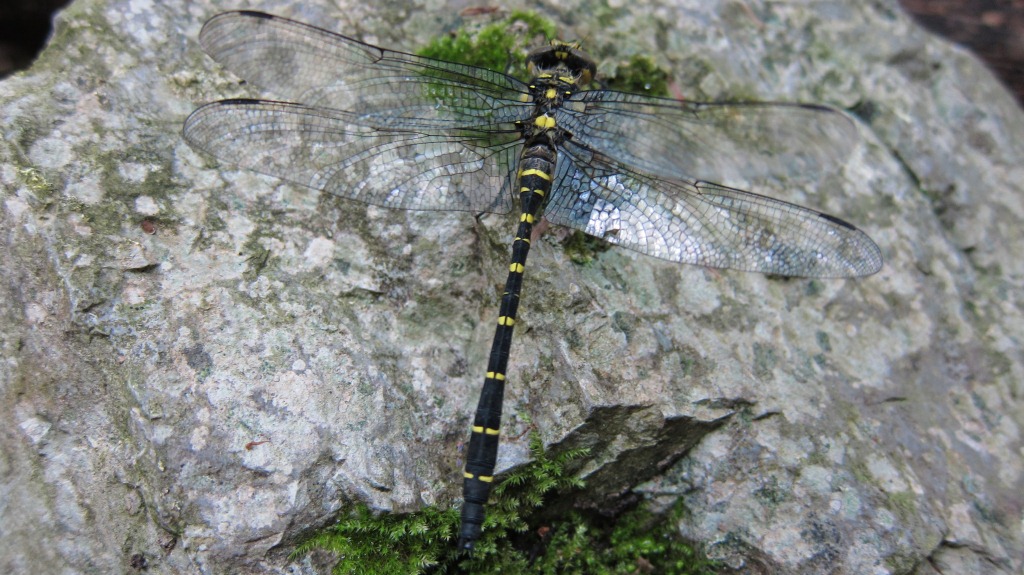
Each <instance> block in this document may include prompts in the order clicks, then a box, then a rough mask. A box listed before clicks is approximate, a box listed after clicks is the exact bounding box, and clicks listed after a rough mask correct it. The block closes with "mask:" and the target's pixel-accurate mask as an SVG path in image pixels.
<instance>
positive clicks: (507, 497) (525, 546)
mask: <svg viewBox="0 0 1024 575" xmlns="http://www.w3.org/2000/svg"><path fill="white" fill-rule="evenodd" d="M530 449H531V451H532V455H533V457H534V461H533V462H532V463H530V464H529V465H526V466H524V467H522V468H521V469H519V470H518V471H515V472H514V473H512V474H510V475H509V476H508V477H507V478H505V480H504V481H502V482H501V483H500V484H499V485H498V486H496V487H495V489H494V492H493V494H492V496H491V501H490V504H489V505H488V510H487V520H486V522H485V524H484V532H483V536H482V537H481V539H480V540H479V541H478V542H477V544H476V549H475V550H474V552H473V554H472V556H469V557H467V556H460V555H459V554H458V553H457V551H456V549H455V539H456V538H457V532H458V526H459V512H458V510H456V509H454V508H453V509H444V510H440V509H437V508H426V509H423V510H422V511H419V512H416V513H411V514H407V515H391V514H381V515H374V514H373V513H371V512H370V511H369V510H368V509H367V508H366V507H365V506H357V507H355V508H354V509H352V510H351V512H350V513H349V514H347V515H346V516H345V517H343V518H342V519H340V520H339V521H338V523H336V524H334V525H332V526H330V527H327V528H325V529H324V530H323V531H321V532H319V533H317V534H315V535H314V536H313V537H311V538H310V539H308V540H307V541H306V542H304V543H303V544H301V545H300V546H299V547H298V549H297V550H296V552H295V554H296V555H301V554H304V553H308V552H310V551H312V550H314V549H322V550H327V551H331V552H333V553H335V554H336V555H337V556H338V563H337V564H336V565H335V567H334V569H333V572H334V573H336V574H349V573H353V574H354V573H360V574H361V573H374V574H379V575H385V574H387V575H391V574H394V575H398V574H403V575H412V574H418V573H425V572H428V571H429V572H449V573H476V574H488V573H495V574H497V573H503V574H517V573H524V574H525V573H551V574H554V573H579V574H584V573H586V574H591V573H593V574H618V573H636V572H637V569H638V568H642V569H643V570H648V568H649V569H650V572H655V573H676V574H681V575H682V574H691V575H696V574H705V573H712V572H713V571H712V569H713V565H712V563H711V562H709V561H708V560H706V559H705V558H704V556H703V554H702V553H700V552H699V551H697V550H695V549H694V548H693V547H692V546H690V545H688V544H686V543H685V542H684V541H682V540H681V539H679V537H678V533H677V531H676V529H675V524H676V522H677V521H678V520H679V519H680V518H681V516H682V513H683V511H684V510H683V508H682V507H681V506H677V507H676V509H674V510H673V511H672V512H671V513H670V514H669V517H667V518H666V517H662V516H658V515H655V514H653V513H651V512H650V511H648V510H646V509H644V508H639V509H635V510H633V511H630V512H628V513H624V514H622V515H620V516H619V517H615V518H612V519H609V518H604V517H597V516H593V517H590V516H586V515H583V514H580V513H575V512H572V513H568V514H565V515H564V516H562V517H559V518H558V520H557V521H556V520H552V519H551V518H550V517H547V518H541V517H540V516H539V515H538V513H540V512H543V511H545V510H549V509H550V507H549V505H548V504H550V503H552V497H551V495H553V494H555V493H564V492H566V491H569V490H572V489H578V488H581V487H582V485H583V483H582V481H581V480H580V479H578V478H576V477H575V476H574V475H572V474H570V473H569V472H568V468H569V467H570V464H571V463H572V462H574V461H577V460H579V459H580V458H582V457H584V456H585V455H586V453H587V450H586V449H574V450H569V451H566V452H563V453H561V454H558V455H555V456H551V455H549V454H548V453H546V452H545V451H544V447H543V442H542V441H541V439H540V436H539V435H538V434H536V433H534V434H533V435H532V436H531V438H530ZM644 566H646V567H644Z"/></svg>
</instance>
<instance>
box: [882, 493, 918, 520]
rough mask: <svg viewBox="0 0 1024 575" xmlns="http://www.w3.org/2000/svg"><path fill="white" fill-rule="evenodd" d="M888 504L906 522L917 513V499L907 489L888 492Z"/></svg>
mask: <svg viewBox="0 0 1024 575" xmlns="http://www.w3.org/2000/svg"><path fill="white" fill-rule="evenodd" d="M889 505H890V506H891V508H892V510H893V511H894V512H895V513H896V515H898V516H899V518H900V519H901V520H902V521H904V522H906V521H909V520H911V519H913V518H914V517H915V515H916V513H917V501H916V498H915V497H914V494H913V493H911V492H909V491H898V492H896V493H890V494H889Z"/></svg>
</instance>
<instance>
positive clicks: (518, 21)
mask: <svg viewBox="0 0 1024 575" xmlns="http://www.w3.org/2000/svg"><path fill="white" fill-rule="evenodd" d="M538 36H540V37H542V38H543V40H544V41H545V42H547V41H550V40H552V39H553V38H554V37H555V24H554V23H553V22H551V21H550V20H547V19H545V18H542V17H541V16H538V15H537V14H536V13H534V12H513V13H512V14H511V15H510V16H509V17H508V18H505V19H503V20H501V21H499V22H496V23H494V24H489V25H487V26H484V27H483V28H481V29H480V30H479V31H477V32H469V31H467V30H458V31H457V32H454V33H452V34H451V35H448V36H443V37H441V38H438V39H437V40H435V41H433V42H431V43H430V44H428V45H427V46H426V47H424V48H423V49H422V50H420V51H419V55H420V56H426V57H428V58H437V59H439V60H447V61H449V62H458V63H460V64H469V65H470V66H478V67H480V68H487V69H488V70H494V71H495V72H502V73H505V74H508V75H510V76H514V77H516V78H519V79H520V80H523V81H526V80H528V79H529V73H528V72H527V69H526V53H527V51H528V49H529V48H530V47H531V45H532V44H534V40H535V39H536V38H537V37H538Z"/></svg>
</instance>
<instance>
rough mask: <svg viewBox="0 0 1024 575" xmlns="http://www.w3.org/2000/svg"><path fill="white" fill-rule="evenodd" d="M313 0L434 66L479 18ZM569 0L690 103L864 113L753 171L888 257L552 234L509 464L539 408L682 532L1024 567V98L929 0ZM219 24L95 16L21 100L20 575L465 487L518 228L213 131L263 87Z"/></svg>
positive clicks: (13, 117)
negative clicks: (211, 40) (326, 172)
mask: <svg viewBox="0 0 1024 575" xmlns="http://www.w3.org/2000/svg"><path fill="white" fill-rule="evenodd" d="M313 4H315V3H314V2H307V3H305V5H303V6H295V5H294V4H292V3H284V2H277V1H269V2H264V3H262V4H261V5H260V9H263V10H267V11H271V12H275V13H278V14H281V15H284V16H288V17H291V18H295V19H298V20H302V21H306V22H310V23H314V24H317V25H320V26H322V27H327V28H333V29H336V30H338V31H344V32H346V33H348V34H350V35H354V36H357V37H361V38H363V39H365V40H367V41H371V42H376V43H379V44H381V45H385V46H389V47H397V48H404V49H408V50H415V49H416V48H417V47H419V46H421V45H422V44H423V43H424V42H425V41H426V40H427V39H428V38H429V37H431V36H433V35H436V34H439V33H441V32H443V31H444V30H445V28H444V27H443V25H442V23H443V24H450V23H452V22H454V21H455V20H456V19H457V16H456V12H455V10H454V9H452V10H447V9H445V10H440V8H441V6H434V5H431V6H426V5H417V6H415V7H412V8H409V9H408V10H407V11H406V12H402V13H387V12H385V11H384V9H383V8H376V7H373V6H371V5H369V4H358V3H353V4H351V5H348V6H346V7H345V8H331V7H330V6H329V5H328V4H327V3H324V4H322V5H313ZM559 10H560V11H559V12H558V14H562V15H563V18H564V21H572V22H574V27H573V28H571V29H565V30H564V32H565V35H566V36H569V37H579V38H588V39H590V41H589V42H588V46H589V47H590V49H591V51H592V52H593V53H595V54H596V55H599V56H603V57H604V58H605V59H606V61H610V62H612V63H614V62H615V61H616V60H617V59H619V58H621V59H625V58H627V57H628V56H629V55H632V54H634V53H646V54H654V55H656V57H657V58H658V61H659V63H661V64H662V65H665V66H667V67H669V69H670V70H671V71H672V72H673V74H674V75H675V80H676V84H675V89H676V91H677V92H678V93H679V94H680V95H681V96H684V97H687V98H691V99H725V98H728V97H730V96H731V97H733V98H742V99H761V100H781V101H813V102H822V103H826V104H831V105H835V106H839V107H844V108H848V109H851V110H852V111H853V112H854V114H856V115H857V116H858V117H859V118H860V123H859V130H860V132H861V136H862V140H863V141H862V143H861V144H860V145H859V146H858V148H857V150H856V152H855V153H854V155H853V157H852V158H851V159H850V161H849V163H848V164H847V165H846V166H845V167H844V168H843V169H842V170H839V171H837V172H835V173H829V174H808V175H807V176H808V177H807V178H806V179H801V180H794V181H787V182H777V181H776V182H772V181H760V182H742V181H740V182H721V183H724V184H731V185H737V186H741V187H746V188H749V189H751V190H753V191H757V192H761V193H764V194H766V195H771V196H776V197H780V198H782V199H787V200H790V201H794V202H797V203H801V204H804V205H809V206H813V207H816V208H819V209H822V210H824V211H826V212H828V213H831V214H835V215H837V216H840V217H842V218H844V219H847V220H849V221H852V222H854V223H855V224H857V225H858V226H859V227H862V228H863V229H865V230H866V231H867V232H868V233H869V234H870V235H871V236H872V237H873V238H874V239H875V240H876V242H878V244H879V245H880V246H881V247H882V251H883V254H884V256H885V258H886V266H885V268H884V269H883V270H882V272H880V273H879V274H877V275H875V276H872V277H869V278H865V279H861V280H803V279H790V280H785V279H779V278H768V277H764V276H760V275H756V274H745V273H740V272H734V271H714V270H708V269H702V268H697V267H687V266H680V265H676V264H672V263H668V262H663V261H658V260H654V259H652V258H647V257H644V256H640V255H637V254H634V253H631V252H628V251H626V250H622V249H616V248H612V249H609V250H607V251H605V252H602V253H600V254H599V255H598V256H597V258H596V259H595V260H594V262H593V263H592V264H589V265H584V266H580V265H576V264H572V263H571V262H570V261H569V258H568V256H567V255H566V254H565V253H564V251H563V250H562V248H561V246H560V245H559V243H558V241H557V237H558V235H557V233H552V234H549V236H547V237H545V238H544V239H543V240H542V241H541V242H539V245H538V246H536V247H535V249H534V250H533V252H532V255H531V258H530V265H529V269H528V271H527V280H526V288H525V292H524V301H523V308H522V314H521V318H520V324H519V327H517V341H516V343H515V344H514V345H513V352H512V353H513V358H512V363H511V367H510V371H509V377H510V387H509V392H508V395H507V397H506V406H505V412H506V413H507V414H510V415H509V417H508V418H507V420H506V425H505V428H504V430H503V432H504V436H505V438H506V439H505V443H504V444H503V448H502V452H501V458H500V461H499V465H500V467H502V469H508V468H509V467H510V466H513V465H517V464H520V463H523V462H524V461H526V460H527V457H528V452H527V437H526V436H525V435H523V434H522V432H524V431H527V430H528V429H530V428H531V427H530V426H531V425H535V426H536V428H537V429H538V430H539V432H540V433H541V435H542V436H543V437H544V438H545V440H546V442H547V443H548V444H549V445H551V446H553V448H559V447H566V446H569V447H571V446H580V445H586V446H590V447H591V448H592V455H591V458H590V459H589V460H588V461H587V462H586V463H585V466H584V468H583V473H584V474H585V476H586V477H587V478H588V480H589V486H590V491H589V492H588V495H587V497H588V503H589V504H590V505H597V506H602V507H604V508H612V507H614V506H615V505H617V504H620V503H621V502H622V501H623V498H624V497H625V498H627V499H628V498H629V497H633V498H635V497H638V496H639V497H643V498H645V499H648V500H649V501H650V502H651V503H652V504H654V505H655V506H666V507H667V506H668V505H670V504H672V503H673V502H675V501H677V500H678V499H680V498H681V499H683V501H684V502H685V505H686V507H687V509H688V515H687V516H686V518H685V519H684V520H683V521H682V522H681V523H680V525H679V528H680V530H681V532H682V533H683V534H684V535H685V536H687V537H688V538H691V539H693V540H695V541H699V542H702V543H703V544H704V545H705V546H706V547H707V549H708V550H709V552H710V553H711V554H712V556H715V557H718V558H720V559H722V560H723V561H724V562H725V563H726V564H727V565H730V566H733V567H735V568H737V569H739V570H740V571H742V572H747V573H782V572H784V573H850V574H855V573H856V574H861V573H929V572H935V571H941V572H943V573H947V574H948V573H968V572H977V571H978V570H979V569H984V570H985V571H986V572H988V573H1017V572H1020V571H1021V569H1022V562H1021V559H1020V558H1021V557H1024V541H1022V538H1024V536H1022V534H1021V530H1020V525H1021V520H1022V517H1021V513H1022V509H1021V498H1020V493H1022V492H1024V489H1022V488H1024V482H1022V479H1021V473H1022V459H1021V454H1022V444H1021V437H1020V424H1021V422H1022V421H1024V417H1022V415H1024V414H1022V408H1021V402H1020V397H1019V396H1020V394H1021V389H1020V382H1021V381H1022V380H1024V362H1022V352H1021V342H1022V341H1024V320H1022V318H1021V315H1022V314H1021V309H1022V301H1021V295H1022V293H1024V292H1022V290H1021V283H1022V278H1024V263H1022V262H1024V258H1022V257H1021V256H1022V254H1021V251H1022V247H1024V243H1022V241H1021V239H1022V232H1021V229H1022V226H1021V220H1022V219H1024V206H1022V194H1021V190H1020V184H1019V182H1021V181H1022V180H1024V167H1022V166H1024V161H1022V160H1024V149H1022V146H1024V144H1021V141H1024V138H1022V137H1021V136H1022V135H1024V114H1022V112H1021V110H1020V109H1019V108H1018V107H1017V106H1016V104H1015V102H1014V101H1013V98H1012V97H1011V96H1010V95H1009V94H1008V93H1007V92H1006V91H1005V90H1004V89H1003V88H1002V87H1000V86H999V84H998V82H997V81H996V80H995V79H993V78H992V76H991V74H990V73H989V72H988V71H987V70H985V69H984V67H982V66H981V65H980V64H978V62H977V61H976V60H975V59H974V58H972V57H970V56H969V55H967V54H965V53H964V52H962V51H961V50H959V49H957V48H955V47H953V46H951V45H949V44H946V43H943V42H941V41H939V40H937V39H935V38H933V37H931V36H929V35H928V34H926V33H925V32H923V31H921V30H920V29H919V28H917V27H916V26H915V25H913V24H912V23H911V22H910V21H909V20H908V19H907V18H906V17H905V16H904V15H903V14H902V13H901V12H900V11H899V10H898V7H897V5H896V3H895V2H894V1H890V2H882V3H877V2H876V3H869V4H863V3H859V2H854V1H852V0H846V1H841V0H837V1H835V2H828V3H812V4H809V5H798V4H793V5H791V4H784V3H772V4H768V5H761V4H755V3H753V2H747V3H737V2H711V3H708V2H697V1H695V0H689V1H686V2H682V3H671V4H670V3H665V4H655V5H645V6H637V7H635V8H633V9H626V8H624V7H618V6H617V5H616V4H614V3H613V6H611V7H609V8H607V12H606V13H602V12H600V11H598V12H597V13H595V12H594V11H593V10H587V9H584V8H583V7H582V4H573V5H571V6H562V7H560V9H559ZM217 11H218V8H214V7H213V6H211V5H210V4H209V3H206V2H199V3H191V4H189V5H188V9H187V10H185V9H183V8H182V7H181V6H179V5H177V4H171V3H168V4H165V3H146V2H126V1H123V0H108V1H106V2H99V1H96V2H79V3H76V4H73V5H72V6H71V7H70V8H68V9H67V10H66V11H65V12H64V13H63V14H62V15H61V16H60V17H59V20H58V24H57V28H56V33H55V36H54V38H53V39H52V41H51V43H50V45H49V47H48V49H47V50H46V51H45V52H44V54H43V55H42V56H41V58H40V59H39V61H38V62H37V63H36V65H35V66H34V67H33V68H32V69H31V70H29V71H27V72H25V73H22V74H18V75H15V76H13V77H11V78H10V79H7V80H5V81H3V82H2V83H0V108H2V110H3V117H4V118H6V119H7V120H6V121H5V123H4V127H3V129H4V138H3V140H2V142H0V159H2V166H0V182H2V184H3V202H2V210H0V217H2V220H0V221H2V225H0V229H2V230H3V231H4V243H5V247H6V249H4V250H2V251H0V269H2V277H3V282H2V283H0V286H2V287H0V289H2V295H0V314H2V318H3V319H2V321H0V326H2V327H0V342H2V349H3V359H4V361H3V363H2V364H0V374H2V377H0V382H2V387H0V394H2V395H0V397H2V402H0V410H2V411H0V412H2V414H3V419H4V421H7V422H9V424H8V425H6V426H4V428H3V431H2V433H0V445H2V451H0V453H2V454H3V457H2V458H0V471H2V475H3V477H4V480H3V483H2V489H3V501H4V504H3V506H2V507H0V509H2V511H0V525H3V527H2V528H0V532H2V533H3V537H2V538H0V566H2V567H3V570H4V571H5V572H10V573H21V572H29V571H31V572H38V573H49V572H88V571H91V572H131V570H132V569H145V570H146V572H148V573H186V572H187V573H194V572H201V573H238V572H246V573H268V574H269V573H285V572H288V573H313V572H320V571H322V566H318V565H316V564H314V563H313V562H312V561H311V560H309V559H308V558H307V559H303V560H299V561H290V560H289V559H288V553H289V552H290V551H291V550H292V549H293V546H294V543H295V542H296V541H297V540H298V539H299V538H301V537H302V536H303V535H306V534H308V533H309V532H310V530H311V529H313V528H316V527H318V526H323V525H326V524H328V523H330V522H331V521H332V520H333V519H334V518H335V517H336V513H337V512H338V511H339V509H341V508H343V507H344V506H345V505H347V504H349V503H352V502H363V503H366V504H369V505H370V506H371V507H373V508H374V509H378V510H385V511H391V512H409V511H414V510H416V509H419V508H421V507H423V506H425V505H439V506H448V505H453V504H455V503H456V502H457V500H458V498H459V497H460V488H461V481H460V480H459V477H460V475H461V472H460V470H459V467H460V465H459V463H460V461H459V456H460V449H461V446H462V442H463V441H465V439H466V437H467V436H468V433H467V432H468V429H467V427H468V423H467V422H468V419H469V417H470V414H471V412H472V409H473V406H474V404H475V401H476V393H477V388H478V386H479V384H480V382H481V381H482V378H483V369H484V363H485V359H486V353H487V351H488V346H489V343H490V337H491V331H492V329H493V322H494V318H495V314H496V309H497V299H498V295H499V292H500V289H501V287H500V286H501V284H502V283H503V281H504V273H505V272H504V270H505V269H507V257H508V256H507V253H506V252H507V250H508V248H507V244H508V242H509V241H510V240H511V234H512V225H513V221H514V220H513V219H512V218H511V217H505V216H494V215H488V216H485V217H483V218H480V219H479V220H475V219H474V218H473V217H472V216H471V215H467V214H440V213H423V212H396V211H387V210H382V209H378V208H373V207H366V206H363V205H361V204H354V203H351V202H345V201H341V200H337V199H332V198H321V197H318V195H317V194H316V193H315V192H311V191H309V190H306V189H301V188H297V187H293V186H290V185H287V184H283V183H281V182H279V181H277V180H274V179H271V178H266V177H263V176H259V175H256V174H253V173H250V172H246V171H239V170H236V169H233V168H232V167H231V166H228V165H220V164H218V163H217V162H215V161H214V160H212V159H211V158H209V157H207V156H204V155H202V154H200V153H197V152H195V151H193V150H192V149H190V148H189V147H188V146H187V145H186V144H185V143H184V141H183V140H182V139H181V123H182V121H183V120H184V118H185V117H186V116H187V115H188V113H189V112H190V111H191V110H192V109H194V108H195V107H196V105H197V104H199V103H201V102H205V101H209V100H214V99H221V98H227V97H237V96H243V95H258V94H257V93H255V92H252V91H250V87H248V86H245V85H242V84H240V83H239V80H238V79H237V78H234V77H233V76H231V75H230V74H229V73H226V72H225V71H223V70H221V69H220V68H219V67H218V66H217V65H216V64H215V63H213V62H212V61H211V60H209V59H208V58H206V57H205V56H204V55H203V54H202V52H201V50H200V49H199V47H198V45H197V44H196V41H195V39H196V35H197V34H198V31H199V28H200V27H201V25H202V23H203V21H205V20H206V19H207V18H208V17H209V16H212V15H213V14H215V13H216V12H217ZM438 15H440V17H439V16H438ZM570 15H571V17H570ZM449 16H450V17H449ZM524 415H528V417H529V419H530V420H532V422H533V423H532V424H529V423H527V418H526V417H524ZM982 565H983V566H984V567H983V568H982V567H980V566H982ZM139 566H142V567H139Z"/></svg>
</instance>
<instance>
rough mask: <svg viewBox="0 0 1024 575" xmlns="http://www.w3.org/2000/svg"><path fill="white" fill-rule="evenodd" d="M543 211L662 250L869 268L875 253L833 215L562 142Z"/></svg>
mask: <svg viewBox="0 0 1024 575" xmlns="http://www.w3.org/2000/svg"><path fill="white" fill-rule="evenodd" d="M563 152H564V153H563V154H562V155H560V156H559V162H560V164H559V170H558V173H557V175H556V182H555V186H554V188H553V190H552V194H551V199H550V201H549V203H548V207H547V210H546V211H545V217H547V219H548V220H550V221H551V222H552V223H556V224H560V225H564V226H568V227H571V228H574V229H578V230H581V231H583V232H586V233H588V234H590V235H593V236H596V237H599V238H603V239H605V240H607V241H608V242H610V243H613V244H616V245H620V246H623V247H627V248H630V249H633V250H636V251H638V252H640V253H644V254H647V255H651V256H654V257H658V258H663V259H666V260H671V261H676V262H682V263H689V264H698V265H703V266H709V267H715V268H728V269H737V270H745V271H756V272H762V273H768V274H777V275H786V276H803V277H854V276H863V275H870V274H873V273H875V272H876V271H878V270H879V269H880V268H881V266H882V256H881V252H880V250H879V249H878V246H877V245H875V243H874V242H873V241H871V239H870V238H869V237H868V236H867V235H866V234H865V233H864V232H862V231H860V230H858V229H857V228H855V227H853V226H852V225H851V224H848V223H846V222H844V221H843V220H840V219H838V218H835V217H833V216H829V215H827V214H823V213H821V212H818V211H815V210H811V209H808V208H803V207H800V206H796V205H793V204H790V203H786V202H782V201H779V200H773V199H771V198H767V197H764V196H759V195H757V194H753V193H750V192H745V191H742V190H737V189H733V188H727V187H724V186H720V185H718V184H712V183H709V182H704V181H697V180H690V181H685V180H671V179H666V178H662V177H658V176H654V175H651V174H644V173H641V172H638V171H636V170H633V169H631V168H628V167H625V166H623V165H622V164H620V163H618V162H615V161H612V160H610V159H608V158H607V157H605V156H603V155H601V154H597V153H594V152H592V151H590V150H587V149H585V148H582V147H580V146H577V145H575V143H573V142H567V143H566V144H565V146H564V148H563Z"/></svg>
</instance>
